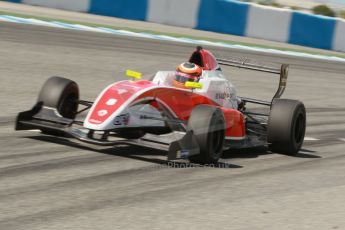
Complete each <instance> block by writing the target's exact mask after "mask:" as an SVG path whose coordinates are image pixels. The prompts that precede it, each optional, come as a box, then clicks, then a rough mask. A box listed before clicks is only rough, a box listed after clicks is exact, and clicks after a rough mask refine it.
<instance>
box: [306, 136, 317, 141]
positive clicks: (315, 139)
mask: <svg viewBox="0 0 345 230" xmlns="http://www.w3.org/2000/svg"><path fill="white" fill-rule="evenodd" d="M304 140H305V141H319V140H320V139H317V138H314V137H305V138H304Z"/></svg>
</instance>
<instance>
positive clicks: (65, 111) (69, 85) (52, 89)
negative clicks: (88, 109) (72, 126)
mask: <svg viewBox="0 0 345 230" xmlns="http://www.w3.org/2000/svg"><path fill="white" fill-rule="evenodd" d="M37 101H38V102H42V103H43V106H45V107H50V108H54V109H56V111H57V112H58V113H59V114H60V115H61V116H62V117H64V118H69V119H74V118H75V117H76V114H77V111H78V101H79V87H78V85H77V83H76V82H74V81H72V80H69V79H66V78H63V77H57V76H54V77H50V78H49V79H48V80H47V81H46V82H45V83H44V85H43V86H42V88H41V91H40V93H39V96H38V99H37ZM41 131H42V132H43V133H47V134H52V135H61V133H60V132H57V131H53V130H49V129H41Z"/></svg>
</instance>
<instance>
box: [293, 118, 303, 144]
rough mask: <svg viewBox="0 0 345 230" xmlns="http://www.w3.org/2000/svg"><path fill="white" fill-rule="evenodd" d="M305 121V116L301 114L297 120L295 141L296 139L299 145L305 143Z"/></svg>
mask: <svg viewBox="0 0 345 230" xmlns="http://www.w3.org/2000/svg"><path fill="white" fill-rule="evenodd" d="M304 120H305V119H304V115H303V114H299V116H298V117H297V119H296V125H295V132H294V139H295V141H296V143H297V144H300V143H302V142H303V138H304V130H305V121H304Z"/></svg>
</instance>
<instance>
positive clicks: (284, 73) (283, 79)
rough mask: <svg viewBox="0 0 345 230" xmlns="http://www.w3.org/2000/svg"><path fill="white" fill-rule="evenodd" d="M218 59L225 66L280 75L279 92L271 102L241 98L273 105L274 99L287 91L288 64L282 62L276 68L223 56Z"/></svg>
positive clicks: (246, 99)
mask: <svg viewBox="0 0 345 230" xmlns="http://www.w3.org/2000/svg"><path fill="white" fill-rule="evenodd" d="M217 61H218V64H220V65H224V66H232V67H237V68H243V69H248V70H254V71H260V72H265V73H271V74H277V75H279V76H280V79H279V86H278V89H277V92H276V93H275V94H274V96H273V98H272V101H271V102H266V101H261V100H255V99H250V98H241V99H242V100H244V101H247V102H252V103H257V104H263V105H271V104H272V102H273V100H274V99H277V98H280V97H281V96H282V95H283V93H284V91H285V88H286V84H287V78H288V74H289V65H288V64H282V65H281V67H280V68H274V67H269V66H263V65H257V64H252V63H248V62H245V61H243V62H242V61H235V60H226V59H221V58H217Z"/></svg>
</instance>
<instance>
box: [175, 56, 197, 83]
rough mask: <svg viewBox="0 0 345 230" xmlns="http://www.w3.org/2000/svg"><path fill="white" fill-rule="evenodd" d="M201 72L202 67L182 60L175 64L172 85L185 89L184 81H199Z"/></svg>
mask: <svg viewBox="0 0 345 230" xmlns="http://www.w3.org/2000/svg"><path fill="white" fill-rule="evenodd" d="M201 74H202V68H201V67H200V66H198V65H196V64H194V63H191V62H184V63H182V64H181V65H179V66H177V68H176V73H175V79H174V80H173V85H174V86H175V87H177V88H182V89H186V88H187V87H186V86H185V82H186V81H193V82H197V81H199V78H200V76H201Z"/></svg>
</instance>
